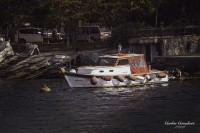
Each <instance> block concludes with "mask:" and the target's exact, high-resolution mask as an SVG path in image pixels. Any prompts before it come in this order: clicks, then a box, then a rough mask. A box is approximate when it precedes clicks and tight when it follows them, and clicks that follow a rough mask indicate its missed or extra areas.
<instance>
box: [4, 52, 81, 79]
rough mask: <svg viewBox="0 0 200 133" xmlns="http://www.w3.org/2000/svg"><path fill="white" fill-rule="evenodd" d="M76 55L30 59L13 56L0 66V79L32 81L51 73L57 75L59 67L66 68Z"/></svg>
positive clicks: (31, 57) (41, 56)
mask: <svg viewBox="0 0 200 133" xmlns="http://www.w3.org/2000/svg"><path fill="white" fill-rule="evenodd" d="M76 57H77V55H72V56H67V55H55V54H46V55H44V54H43V55H42V54H41V55H33V56H30V57H20V56H19V55H14V56H13V57H9V58H7V59H5V60H4V61H3V62H2V63H1V64H0V78H5V79H19V78H20V79H34V78H38V77H39V76H42V75H44V74H46V73H48V74H51V73H52V71H53V72H55V70H56V72H57V73H58V72H59V67H62V66H66V64H67V63H68V62H70V61H71V60H74V59H75V58H76ZM52 74H54V73H52Z"/></svg>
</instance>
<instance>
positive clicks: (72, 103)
mask: <svg viewBox="0 0 200 133" xmlns="http://www.w3.org/2000/svg"><path fill="white" fill-rule="evenodd" d="M44 84H47V86H48V87H50V88H52V89H53V91H52V92H51V93H40V88H41V87H43V85H44ZM166 122H167V123H170V122H174V123H178V122H182V123H183V122H184V123H186V122H190V123H194V122H195V123H194V125H187V126H185V127H184V126H178V127H177V125H167V124H166ZM79 132H81V133H82V132H83V133H88V132H89V133H200V80H193V81H179V82H170V83H169V84H168V85H166V84H165V85H164V86H162V85H152V86H143V87H137V88H103V89H102V88H95V89H94V88H93V89H91V88H85V89H83V88H78V89H77V88H76V89H75V88H74V89H71V88H68V87H67V86H66V83H65V81H64V80H63V82H61V80H53V79H51V80H13V81H4V80H0V133H79Z"/></svg>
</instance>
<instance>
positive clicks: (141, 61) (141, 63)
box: [138, 57, 145, 67]
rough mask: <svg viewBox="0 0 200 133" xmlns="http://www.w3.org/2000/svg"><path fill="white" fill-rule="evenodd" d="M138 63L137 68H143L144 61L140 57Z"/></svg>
mask: <svg viewBox="0 0 200 133" xmlns="http://www.w3.org/2000/svg"><path fill="white" fill-rule="evenodd" d="M138 63H139V66H140V67H145V62H144V59H143V58H142V57H140V58H139V59H138Z"/></svg>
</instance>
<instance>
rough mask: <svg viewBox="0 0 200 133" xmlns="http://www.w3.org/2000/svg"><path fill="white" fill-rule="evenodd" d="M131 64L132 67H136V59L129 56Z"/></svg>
mask: <svg viewBox="0 0 200 133" xmlns="http://www.w3.org/2000/svg"><path fill="white" fill-rule="evenodd" d="M131 66H132V67H133V68H136V67H137V63H136V59H135V58H131Z"/></svg>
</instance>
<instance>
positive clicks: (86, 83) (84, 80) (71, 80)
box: [65, 74, 168, 88]
mask: <svg viewBox="0 0 200 133" xmlns="http://www.w3.org/2000/svg"><path fill="white" fill-rule="evenodd" d="M97 77H98V76H97ZM135 77H136V80H134V81H133V80H131V79H128V78H124V81H123V82H122V81H119V80H118V79H116V78H114V77H113V78H111V80H110V81H107V80H104V79H103V77H98V78H97V80H98V81H97V83H96V84H92V83H91V80H92V75H91V76H89V75H87V76H79V75H76V74H75V75H74V76H73V74H70V75H67V74H66V75H65V79H66V80H67V82H68V84H69V86H70V87H72V88H84V87H88V88H90V87H120V86H127V87H128V86H138V85H146V84H157V83H166V82H168V75H166V77H164V78H158V77H154V78H153V79H148V78H146V77H143V76H135Z"/></svg>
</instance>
